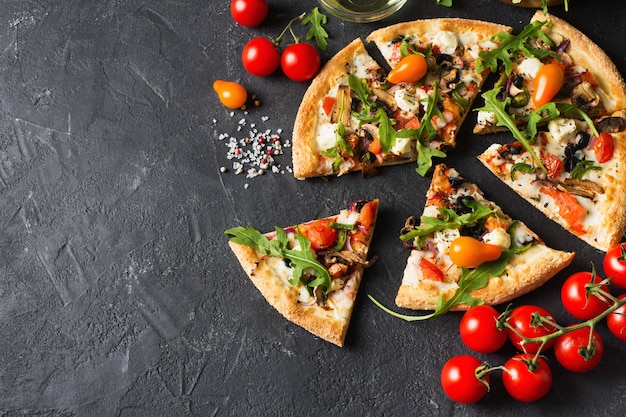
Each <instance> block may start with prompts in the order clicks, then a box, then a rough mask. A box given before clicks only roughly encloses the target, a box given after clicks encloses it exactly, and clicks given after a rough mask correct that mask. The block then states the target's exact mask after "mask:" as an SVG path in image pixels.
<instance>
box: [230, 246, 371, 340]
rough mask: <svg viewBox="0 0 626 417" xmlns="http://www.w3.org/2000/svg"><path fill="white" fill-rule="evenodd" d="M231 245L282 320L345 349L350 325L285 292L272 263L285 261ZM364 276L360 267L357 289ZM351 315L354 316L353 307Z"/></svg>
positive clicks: (356, 281) (357, 275) (356, 278)
mask: <svg viewBox="0 0 626 417" xmlns="http://www.w3.org/2000/svg"><path fill="white" fill-rule="evenodd" d="M229 245H230V248H231V249H232V251H233V252H234V253H235V256H237V259H238V260H239V262H240V263H241V265H242V267H243V268H244V270H245V272H246V274H247V275H248V277H249V278H250V280H251V281H252V283H253V284H254V286H255V287H256V288H257V289H258V290H259V291H260V292H261V294H262V295H263V298H265V299H266V300H267V302H268V303H269V304H270V305H271V306H272V307H274V308H275V309H276V310H277V311H278V312H279V313H280V314H281V315H283V317H285V318H286V319H287V320H289V321H291V322H292V323H294V324H297V325H298V326H300V327H302V328H304V329H305V330H307V331H309V332H311V333H312V334H314V335H316V336H318V337H320V338H322V339H324V340H326V341H328V342H331V343H333V344H335V345H337V346H340V347H341V346H343V342H344V339H345V336H346V332H347V330H348V322H347V321H345V320H342V319H341V318H338V317H336V316H335V315H334V314H333V313H332V312H331V311H330V310H328V311H327V310H323V309H320V308H308V309H305V308H303V307H302V305H300V304H299V303H298V301H297V299H296V297H295V296H294V294H293V293H291V292H289V291H288V290H286V289H285V286H284V284H283V283H282V281H281V279H280V278H279V277H277V276H276V274H275V273H273V271H274V267H273V264H275V263H276V262H283V261H282V259H280V258H275V257H260V256H259V255H258V254H257V252H256V251H255V250H254V249H253V248H251V247H249V246H245V245H240V244H237V243H232V242H229ZM362 273H363V268H358V269H357V270H356V271H355V273H354V274H353V276H352V277H351V278H350V279H353V280H355V285H356V286H357V288H358V285H359V284H360V282H361V277H362ZM349 313H350V314H351V313H352V308H351V309H350V311H349ZM350 314H348V319H349V318H350Z"/></svg>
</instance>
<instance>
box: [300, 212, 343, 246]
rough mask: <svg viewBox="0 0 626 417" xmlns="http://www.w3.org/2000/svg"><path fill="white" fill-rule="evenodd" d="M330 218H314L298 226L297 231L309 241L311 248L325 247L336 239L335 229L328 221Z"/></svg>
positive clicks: (332, 243)
mask: <svg viewBox="0 0 626 417" xmlns="http://www.w3.org/2000/svg"><path fill="white" fill-rule="evenodd" d="M330 221H331V220H330V219H320V220H315V221H313V222H311V223H305V224H301V225H300V226H298V232H299V233H301V234H302V235H303V236H304V237H306V238H307V239H308V240H309V241H310V242H311V249H313V250H315V251H316V250H319V249H326V248H329V247H331V246H332V245H334V244H335V241H336V240H337V229H335V228H334V227H331V226H330V225H329V224H328V223H329V222H330Z"/></svg>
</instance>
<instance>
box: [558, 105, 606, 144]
mask: <svg viewBox="0 0 626 417" xmlns="http://www.w3.org/2000/svg"><path fill="white" fill-rule="evenodd" d="M555 104H556V107H557V108H558V109H559V111H560V112H561V114H563V115H564V116H567V117H580V118H582V119H583V120H584V121H585V122H586V123H587V126H588V127H589V130H591V133H593V135H594V136H600V133H599V132H598V130H597V129H596V126H595V125H594V124H593V119H591V117H589V115H588V114H587V113H585V112H584V111H582V110H581V109H579V108H578V107H576V106H574V105H573V104H569V103H561V102H559V103H555Z"/></svg>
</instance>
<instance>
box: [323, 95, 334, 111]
mask: <svg viewBox="0 0 626 417" xmlns="http://www.w3.org/2000/svg"><path fill="white" fill-rule="evenodd" d="M333 107H335V98H334V97H331V96H326V97H324V100H323V101H322V109H324V113H326V116H330V113H331V112H332V111H333Z"/></svg>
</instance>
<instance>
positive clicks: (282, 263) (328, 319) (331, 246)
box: [224, 200, 378, 346]
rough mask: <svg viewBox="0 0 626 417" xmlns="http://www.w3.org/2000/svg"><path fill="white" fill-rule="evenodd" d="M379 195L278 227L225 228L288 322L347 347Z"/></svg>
mask: <svg viewBox="0 0 626 417" xmlns="http://www.w3.org/2000/svg"><path fill="white" fill-rule="evenodd" d="M377 213H378V200H360V201H355V202H353V203H352V204H350V206H349V207H348V208H347V209H345V210H342V211H341V212H340V213H339V214H337V215H334V216H330V217H326V218H322V219H316V220H313V221H309V222H305V223H301V224H298V225H295V226H291V227H287V228H280V227H276V228H275V230H274V231H273V232H270V233H261V232H259V231H258V230H256V229H254V228H253V227H252V226H247V227H245V228H244V227H241V226H239V227H235V228H232V229H228V230H226V231H225V232H224V233H225V234H226V235H228V236H231V238H230V240H229V245H230V247H231V249H232V251H233V252H234V254H235V255H236V257H237V259H238V261H239V263H240V264H241V266H242V267H243V269H244V271H245V272H246V274H247V275H248V276H249V278H250V280H251V281H252V283H253V284H254V285H255V286H256V288H257V289H258V290H259V291H260V292H261V294H262V295H263V297H264V298H265V299H266V300H267V301H268V303H269V304H270V305H271V306H272V307H274V308H275V309H276V310H277V311H278V312H279V313H280V314H282V315H283V316H284V317H285V318H287V319H288V320H289V321H291V322H293V323H295V324H297V325H299V326H301V327H303V328H304V329H306V330H308V331H309V332H311V333H313V334H314V335H316V336H318V337H320V338H322V339H324V340H326V341H328V342H331V343H333V344H335V345H337V346H343V342H344V338H345V335H346V331H347V329H348V325H349V323H350V318H351V316H352V310H353V307H354V303H355V299H356V295H357V292H358V290H359V285H360V283H361V278H362V275H363V270H364V268H366V267H367V266H368V259H367V256H368V250H369V246H370V243H371V240H372V236H373V233H374V226H375V223H376V216H377Z"/></svg>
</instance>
